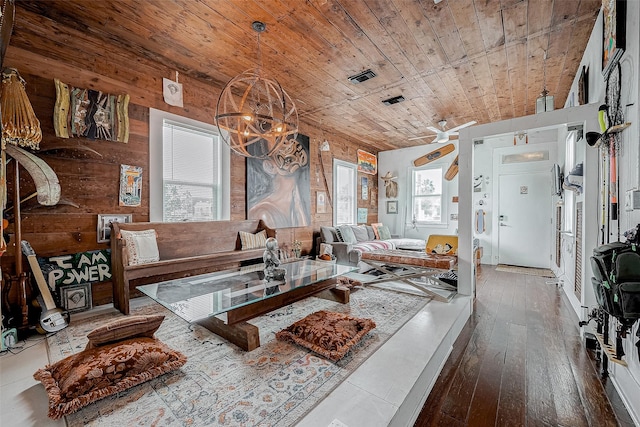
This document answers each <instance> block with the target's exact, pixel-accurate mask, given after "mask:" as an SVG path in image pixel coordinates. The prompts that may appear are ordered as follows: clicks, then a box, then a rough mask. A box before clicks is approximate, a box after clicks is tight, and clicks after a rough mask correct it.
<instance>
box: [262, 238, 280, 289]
mask: <svg viewBox="0 0 640 427" xmlns="http://www.w3.org/2000/svg"><path fill="white" fill-rule="evenodd" d="M262 261H263V262H264V280H266V281H267V282H271V281H272V280H284V273H285V269H284V268H278V266H279V265H280V259H279V258H278V241H277V240H276V239H274V238H273V237H269V238H268V239H267V243H266V249H265V250H264V254H262Z"/></svg>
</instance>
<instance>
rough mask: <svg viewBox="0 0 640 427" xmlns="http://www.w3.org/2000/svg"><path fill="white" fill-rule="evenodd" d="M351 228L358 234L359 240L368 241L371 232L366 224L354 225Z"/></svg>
mask: <svg viewBox="0 0 640 427" xmlns="http://www.w3.org/2000/svg"><path fill="white" fill-rule="evenodd" d="M351 230H353V235H354V236H356V241H357V242H366V241H369V240H371V239H369V233H367V229H366V227H365V226H364V225H352V226H351Z"/></svg>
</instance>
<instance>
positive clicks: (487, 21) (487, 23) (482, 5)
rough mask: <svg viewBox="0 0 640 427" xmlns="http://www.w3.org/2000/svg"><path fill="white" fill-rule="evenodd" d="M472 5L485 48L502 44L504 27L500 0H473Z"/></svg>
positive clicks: (503, 41)
mask: <svg viewBox="0 0 640 427" xmlns="http://www.w3.org/2000/svg"><path fill="white" fill-rule="evenodd" d="M473 5H474V7H475V10H476V16H477V19H478V22H479V23H480V31H482V39H483V41H484V46H485V48H486V49H490V48H493V47H496V46H500V45H502V44H504V43H505V29H504V18H503V15H502V10H501V9H500V0H474V1H473Z"/></svg>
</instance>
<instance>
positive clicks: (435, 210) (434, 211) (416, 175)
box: [409, 166, 447, 224]
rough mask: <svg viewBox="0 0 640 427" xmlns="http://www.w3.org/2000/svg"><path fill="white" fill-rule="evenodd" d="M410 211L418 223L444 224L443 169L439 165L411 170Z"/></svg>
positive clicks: (445, 215) (444, 191)
mask: <svg viewBox="0 0 640 427" xmlns="http://www.w3.org/2000/svg"><path fill="white" fill-rule="evenodd" d="M411 176H412V185H411V189H412V191H411V193H412V194H411V206H409V209H411V211H410V212H411V213H412V215H413V218H414V219H415V222H416V223H418V224H445V223H446V222H447V212H446V207H447V204H446V203H445V199H446V196H447V195H446V194H445V193H446V189H445V186H444V169H443V167H441V166H432V167H427V168H420V169H413V170H412V174H411Z"/></svg>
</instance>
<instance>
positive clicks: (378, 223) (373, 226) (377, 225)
mask: <svg viewBox="0 0 640 427" xmlns="http://www.w3.org/2000/svg"><path fill="white" fill-rule="evenodd" d="M381 225H382V223H381V222H374V223H372V224H371V228H373V234H374V236H376V239H380V233H379V232H378V227H380V226H381Z"/></svg>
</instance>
